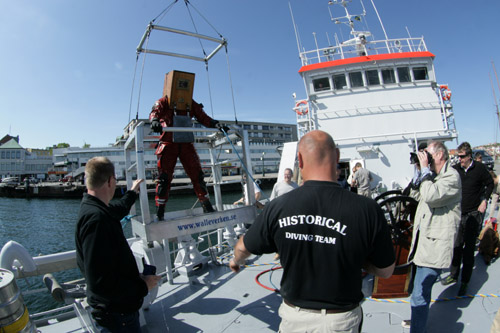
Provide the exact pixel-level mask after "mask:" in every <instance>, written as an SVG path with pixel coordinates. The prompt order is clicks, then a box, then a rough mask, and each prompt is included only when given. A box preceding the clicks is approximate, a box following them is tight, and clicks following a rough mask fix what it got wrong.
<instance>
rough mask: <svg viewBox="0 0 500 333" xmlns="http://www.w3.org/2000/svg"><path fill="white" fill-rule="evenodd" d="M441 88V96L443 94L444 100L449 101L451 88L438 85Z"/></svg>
mask: <svg viewBox="0 0 500 333" xmlns="http://www.w3.org/2000/svg"><path fill="white" fill-rule="evenodd" d="M439 89H441V96H443V100H444V101H449V100H450V99H451V90H450V88H448V86H447V85H445V84H443V85H440V86H439Z"/></svg>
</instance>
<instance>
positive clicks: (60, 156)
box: [50, 119, 297, 180]
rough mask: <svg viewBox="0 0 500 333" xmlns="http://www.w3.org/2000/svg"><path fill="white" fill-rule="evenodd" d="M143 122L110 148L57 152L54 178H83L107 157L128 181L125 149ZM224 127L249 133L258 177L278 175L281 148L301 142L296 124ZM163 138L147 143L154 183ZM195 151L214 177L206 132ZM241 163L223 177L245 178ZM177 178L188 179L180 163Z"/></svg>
mask: <svg viewBox="0 0 500 333" xmlns="http://www.w3.org/2000/svg"><path fill="white" fill-rule="evenodd" d="M140 122H146V123H149V120H148V119H138V120H136V119H134V120H132V121H130V122H129V123H128V124H127V126H126V127H125V128H124V133H123V135H122V136H121V137H119V138H118V139H117V141H116V142H115V143H114V144H113V145H110V146H108V147H89V148H78V147H68V148H57V149H54V150H53V170H51V171H50V172H51V174H53V175H56V176H57V177H60V178H62V177H65V176H68V177H73V178H77V177H81V175H82V174H83V172H84V167H85V164H86V163H87V161H88V160H89V159H90V158H92V157H94V156H106V157H108V158H109V159H110V160H111V162H113V164H114V165H115V170H116V176H117V179H119V180H122V179H125V156H124V151H123V146H124V144H125V142H126V140H127V139H128V137H129V134H130V133H132V131H133V129H134V128H135V126H136V125H137V124H138V123H140ZM220 122H221V123H224V124H227V125H229V126H240V127H242V128H243V129H245V130H247V131H248V135H249V143H250V152H251V159H252V172H253V173H255V174H265V173H266V172H267V173H276V172H278V169H279V162H280V156H281V155H280V151H279V150H280V147H282V146H283V144H284V143H285V142H290V141H296V140H297V126H296V125H293V124H283V123H268V122H255V121H238V124H236V122H235V121H230V120H221V121H220ZM194 127H199V128H201V125H200V124H198V123H196V122H195V123H194ZM158 137H159V136H152V139H151V140H149V141H146V142H145V151H144V163H145V168H146V177H147V178H149V179H151V178H153V177H154V176H155V174H156V169H157V167H156V163H157V158H156V155H155V154H154V153H155V149H156V144H157V142H158ZM195 140H196V142H195V147H196V148H197V152H198V155H199V157H200V162H201V165H202V168H203V170H204V172H205V173H206V175H209V174H210V173H211V169H210V155H209V151H208V149H205V148H204V147H202V146H203V143H204V142H205V141H206V136H205V133H204V132H201V131H200V132H195ZM241 153H242V151H241V148H240V147H238V146H235V147H232V146H231V145H225V146H223V147H221V149H220V151H219V158H221V159H224V160H236V159H237V154H240V156H241ZM241 171H242V170H241V163H240V162H228V163H226V165H224V166H223V167H222V174H223V175H239V174H241ZM174 175H175V177H179V178H181V177H186V174H185V173H184V169H183V167H182V164H181V163H180V162H179V161H177V165H176V169H175V172H174Z"/></svg>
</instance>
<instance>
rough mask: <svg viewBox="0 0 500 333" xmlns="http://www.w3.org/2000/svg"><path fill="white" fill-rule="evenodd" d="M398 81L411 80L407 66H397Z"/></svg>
mask: <svg viewBox="0 0 500 333" xmlns="http://www.w3.org/2000/svg"><path fill="white" fill-rule="evenodd" d="M397 71H398V79H399V82H411V76H410V69H409V68H408V67H398V68H397Z"/></svg>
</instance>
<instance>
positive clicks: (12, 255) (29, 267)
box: [0, 241, 37, 278]
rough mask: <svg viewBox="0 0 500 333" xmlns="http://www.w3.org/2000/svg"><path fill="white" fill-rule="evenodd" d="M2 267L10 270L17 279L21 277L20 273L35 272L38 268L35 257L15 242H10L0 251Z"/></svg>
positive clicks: (0, 265) (0, 264)
mask: <svg viewBox="0 0 500 333" xmlns="http://www.w3.org/2000/svg"><path fill="white" fill-rule="evenodd" d="M0 267H1V268H4V269H8V270H10V271H11V272H12V273H14V276H15V277H16V278H18V277H19V271H20V270H21V267H22V271H24V272H34V271H36V269H37V267H36V264H35V261H34V260H33V257H31V255H30V254H29V253H28V251H27V250H26V249H25V248H24V246H22V245H21V244H19V243H18V242H15V241H8V242H7V244H5V245H4V246H3V247H2V251H0Z"/></svg>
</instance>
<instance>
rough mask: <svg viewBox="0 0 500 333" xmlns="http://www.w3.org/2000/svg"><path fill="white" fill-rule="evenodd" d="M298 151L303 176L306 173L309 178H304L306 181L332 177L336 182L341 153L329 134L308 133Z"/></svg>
mask: <svg viewBox="0 0 500 333" xmlns="http://www.w3.org/2000/svg"><path fill="white" fill-rule="evenodd" d="M298 151H299V167H300V168H301V169H302V174H303V175H304V173H306V174H307V175H308V176H309V177H307V178H306V177H304V180H307V179H323V180H326V178H331V177H332V178H333V179H332V181H336V172H337V163H338V160H339V156H338V154H339V153H338V149H337V147H336V146H335V142H334V141H333V138H332V137H331V136H330V135H329V134H328V133H326V132H323V131H319V130H316V131H312V132H309V133H307V134H306V135H304V136H303V137H302V139H300V141H299V145H298ZM325 177H326V178H325Z"/></svg>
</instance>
